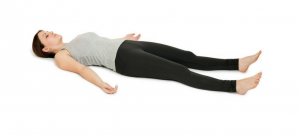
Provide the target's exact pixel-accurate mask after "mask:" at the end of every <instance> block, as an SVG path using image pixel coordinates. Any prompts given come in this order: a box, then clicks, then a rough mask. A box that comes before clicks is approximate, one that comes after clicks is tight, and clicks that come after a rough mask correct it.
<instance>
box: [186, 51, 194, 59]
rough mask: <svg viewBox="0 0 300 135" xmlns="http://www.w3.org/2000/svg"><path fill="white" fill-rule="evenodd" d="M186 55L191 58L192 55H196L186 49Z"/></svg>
mask: <svg viewBox="0 0 300 135" xmlns="http://www.w3.org/2000/svg"><path fill="white" fill-rule="evenodd" d="M186 55H187V56H188V57H189V58H192V57H195V56H196V55H195V54H194V53H193V52H191V51H186Z"/></svg>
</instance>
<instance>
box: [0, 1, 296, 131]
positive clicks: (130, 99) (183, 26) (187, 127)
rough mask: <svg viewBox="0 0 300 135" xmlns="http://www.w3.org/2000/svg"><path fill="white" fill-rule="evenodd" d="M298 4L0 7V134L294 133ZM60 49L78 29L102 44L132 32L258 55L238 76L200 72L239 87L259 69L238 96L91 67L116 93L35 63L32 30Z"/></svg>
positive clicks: (213, 50) (199, 49)
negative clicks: (49, 35)
mask: <svg viewBox="0 0 300 135" xmlns="http://www.w3.org/2000/svg"><path fill="white" fill-rule="evenodd" d="M299 7H300V1H298V0H281V1H280V0H251V1H248V0H227V1H226V0H209V1H207V0H205V1H204V0H203V1H200V0H193V1H192V0H189V1H182V0H181V1H179V0H177V1H173V0H172V1H171V0H168V1H167V0H165V1H163V0H151V1H150V0H147V1H142V0H126V1H125V0H123V1H121V0H119V1H113V0H109V1H108V0H107V1H103V0H102V1H100V0H97V1H89V0H85V1H75V0H73V1H61V0H47V1H41V0H35V1H33V0H26V1H23V0H22V1H21V0H19V1H9V0H4V1H1V5H0V17H1V25H0V27H1V29H0V46H1V70H0V73H1V76H0V81H1V85H0V109H1V110H0V134H1V135H25V134H26V135H60V134H61V135H67V134H72V135H75V134H81V135H82V134H86V135H90V134H105V135H123V134H130V135H141V134H142V135H156V134H164V135H176V134H178V135H182V134H189V135H196V134H197V135H198V134H206V135H209V134H213V135H215V134H220V135H224V134H230V135H240V134H243V135H253V134H263V135H265V134H272V135H275V134H300V130H299V125H300V122H299V121H300V118H299V112H300V111H299V107H300V106H299V101H300V100H299V94H300V89H299V79H298V78H299V75H300V74H299V71H298V69H299V68H300V67H299V64H298V63H299V56H300V54H299V48H298V46H299V43H300V41H299V37H300V14H299V13H300V8H299ZM40 29H41V30H45V31H53V32H54V33H57V34H60V35H62V36H63V42H64V43H68V42H69V41H71V40H72V39H73V38H75V37H76V36H77V35H79V34H82V33H84V32H95V33H97V34H98V35H100V36H103V37H107V38H111V39H114V38H122V37H124V36H125V35H126V34H129V33H136V35H138V34H141V38H140V40H141V41H153V42H158V43H163V44H167V45H171V46H174V47H177V48H181V49H185V50H190V51H192V52H194V53H195V54H196V55H199V56H207V57H215V58H224V59H225V58H242V57H245V56H249V55H253V54H255V53H257V52H258V51H259V50H262V54H261V56H260V58H259V59H258V61H257V62H255V63H254V64H253V65H251V66H250V67H249V69H248V71H247V72H246V73H240V72H238V71H226V70H223V71H201V70H195V69H190V70H192V71H194V72H197V73H199V74H203V75H208V76H212V77H215V78H219V79H224V80H238V79H243V78H246V77H250V76H253V75H255V74H256V73H258V72H260V71H262V73H263V74H262V78H261V81H260V83H259V85H258V86H257V87H256V88H255V89H252V90H250V91H248V93H246V94H245V95H238V94H235V93H226V92H215V91H208V90H201V89H196V88H193V87H190V86H187V85H184V84H182V83H179V82H176V81H171V80H159V79H152V78H136V77H128V76H124V75H121V74H118V73H116V72H114V71H112V70H110V69H107V68H105V67H97V66H90V68H91V69H93V70H94V71H95V72H96V73H97V74H98V75H99V77H100V78H102V79H103V80H104V81H105V82H107V83H109V84H110V85H111V86H115V85H118V86H119V89H118V91H117V93H115V94H112V95H109V94H106V93H105V92H104V91H103V90H101V89H100V88H99V87H97V86H96V85H94V84H92V83H90V82H88V81H86V80H85V79H84V78H82V77H81V76H80V75H78V74H75V73H73V72H69V71H64V70H61V69H59V68H58V66H57V64H56V63H55V61H54V59H51V58H48V59H46V58H40V57H37V56H36V55H35V54H34V53H33V51H32V40H33V36H34V34H35V33H36V32H37V31H38V30H40Z"/></svg>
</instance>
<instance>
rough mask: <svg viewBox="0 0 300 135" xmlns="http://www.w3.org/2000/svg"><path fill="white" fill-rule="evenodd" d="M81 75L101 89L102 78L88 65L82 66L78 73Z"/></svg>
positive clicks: (102, 84)
mask: <svg viewBox="0 0 300 135" xmlns="http://www.w3.org/2000/svg"><path fill="white" fill-rule="evenodd" d="M78 74H79V75H80V76H81V77H83V78H84V79H86V80H87V81H89V82H91V83H93V84H95V85H96V86H98V87H99V88H101V89H103V86H104V82H103V80H102V79H101V78H100V77H99V76H98V75H97V74H96V73H95V72H94V71H93V70H92V69H91V68H89V67H84V68H83V69H81V71H79V73H78Z"/></svg>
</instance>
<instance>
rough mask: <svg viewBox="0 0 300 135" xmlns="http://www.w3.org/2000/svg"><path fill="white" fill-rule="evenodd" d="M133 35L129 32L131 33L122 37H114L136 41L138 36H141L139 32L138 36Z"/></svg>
mask: <svg viewBox="0 0 300 135" xmlns="http://www.w3.org/2000/svg"><path fill="white" fill-rule="evenodd" d="M133 35H134V33H131V34H127V35H126V36H125V37H123V38H116V39H117V40H118V39H124V40H134V41H138V40H139V39H140V37H141V34H139V35H138V36H136V37H134V36H133Z"/></svg>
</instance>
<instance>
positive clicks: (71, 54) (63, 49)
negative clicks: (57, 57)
mask: <svg viewBox="0 0 300 135" xmlns="http://www.w3.org/2000/svg"><path fill="white" fill-rule="evenodd" d="M64 49H65V50H67V49H66V48H63V49H61V50H64ZM67 51H68V52H69V50H67ZM69 54H70V55H71V57H72V58H73V59H74V57H73V56H72V54H71V53H70V52H69Z"/></svg>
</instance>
